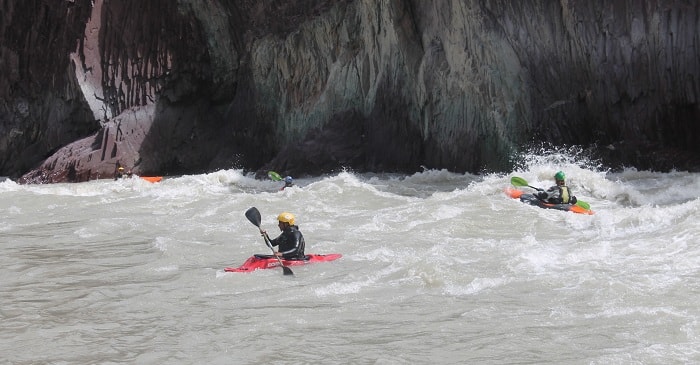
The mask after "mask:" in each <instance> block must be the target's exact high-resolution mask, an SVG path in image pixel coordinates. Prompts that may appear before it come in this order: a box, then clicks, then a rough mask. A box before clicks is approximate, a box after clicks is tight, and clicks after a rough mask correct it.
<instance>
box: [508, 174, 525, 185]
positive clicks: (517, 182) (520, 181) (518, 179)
mask: <svg viewBox="0 0 700 365" xmlns="http://www.w3.org/2000/svg"><path fill="white" fill-rule="evenodd" d="M510 183H511V184H513V186H529V185H528V184H527V180H525V179H523V178H522V177H518V176H513V177H512V178H511V179H510Z"/></svg>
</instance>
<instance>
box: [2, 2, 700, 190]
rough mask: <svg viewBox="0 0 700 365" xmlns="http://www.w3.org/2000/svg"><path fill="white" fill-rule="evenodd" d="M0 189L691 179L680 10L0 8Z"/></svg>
mask: <svg viewBox="0 0 700 365" xmlns="http://www.w3.org/2000/svg"><path fill="white" fill-rule="evenodd" d="M0 5H1V6H2V9H3V15H2V23H0V40H2V45H0V66H1V67H0V81H1V83H0V117H1V118H2V120H1V121H0V151H1V152H2V153H1V154H0V175H10V176H20V175H23V181H25V182H56V181H84V180H87V179H94V178H100V177H109V176H110V174H113V171H114V166H115V163H117V161H119V162H120V163H121V164H123V165H126V166H129V167H134V170H135V172H136V173H141V174H183V173H196V172H203V171H210V170H214V169H219V168H232V167H236V168H245V169H248V170H259V169H266V168H270V169H275V170H277V171H281V172H284V173H286V174H292V175H295V176H298V175H303V174H319V173H323V172H330V171H334V170H338V169H340V168H343V167H347V168H351V169H355V170H358V171H403V172H413V171H416V170H418V169H420V166H421V165H422V166H426V167H429V168H446V169H449V170H452V171H456V172H463V171H471V172H479V171H502V170H507V169H509V168H511V166H510V164H511V162H510V161H512V156H513V155H515V154H517V153H518V151H520V150H521V149H523V148H525V147H527V146H528V145H529V144H531V143H538V142H549V143H552V144H553V145H579V146H583V147H586V148H588V150H589V151H591V153H593V154H594V156H598V157H600V158H602V159H603V160H604V161H605V162H606V163H608V164H609V165H610V166H613V167H615V166H621V165H627V166H636V167H638V168H642V169H659V170H665V169H669V168H680V169H689V170H693V171H695V170H699V169H700V162H699V160H700V159H699V158H698V157H699V156H700V145H698V144H697V143H694V139H696V138H697V137H698V136H699V135H700V133H698V132H699V129H700V124H698V123H697V121H698V119H699V118H698V117H699V116H700V115H699V114H700V112H699V109H698V92H699V91H700V90H699V88H698V86H699V78H698V76H699V72H700V50H699V49H698V44H700V42H698V35H699V34H700V32H698V30H699V29H698V27H699V24H700V22H699V19H700V5H699V4H696V3H695V2H689V1H646V2H638V1H614V2H610V1H596V2H584V1H564V0H561V1H558V2H554V1H550V2H534V3H533V2H520V1H506V0H504V1H477V0H471V1H469V0H464V1H457V0H455V1H428V0H421V1H418V0H414V1H410V0H393V1H392V0H382V1H377V0H348V1H330V0H325V1H324V0H306V1H301V0H296V1H294V0H290V1H283V2H280V1H273V0H262V1H250V0H239V1H224V0H207V1H204V0H177V1H173V0H148V1H144V0H122V1H103V0H95V1H87V0H74V1H70V0H68V1H55V0H43V1H42V0H34V1H19V0H15V1H10V0H0Z"/></svg>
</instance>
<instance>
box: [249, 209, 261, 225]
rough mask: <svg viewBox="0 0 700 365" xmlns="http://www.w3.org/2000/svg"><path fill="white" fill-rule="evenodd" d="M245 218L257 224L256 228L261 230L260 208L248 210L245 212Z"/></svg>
mask: <svg viewBox="0 0 700 365" xmlns="http://www.w3.org/2000/svg"><path fill="white" fill-rule="evenodd" d="M245 217H246V218H248V220H249V221H250V223H253V224H255V226H256V227H258V228H260V222H261V218H260V212H259V211H258V208H256V207H252V208H250V209H248V210H246V211H245Z"/></svg>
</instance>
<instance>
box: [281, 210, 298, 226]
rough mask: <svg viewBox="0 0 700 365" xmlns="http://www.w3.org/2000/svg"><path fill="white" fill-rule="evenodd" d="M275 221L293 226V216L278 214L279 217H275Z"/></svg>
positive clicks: (290, 214)
mask: <svg viewBox="0 0 700 365" xmlns="http://www.w3.org/2000/svg"><path fill="white" fill-rule="evenodd" d="M277 220H278V221H280V222H285V223H289V225H290V226H293V225H294V214H292V213H287V212H282V213H280V215H279V216H277Z"/></svg>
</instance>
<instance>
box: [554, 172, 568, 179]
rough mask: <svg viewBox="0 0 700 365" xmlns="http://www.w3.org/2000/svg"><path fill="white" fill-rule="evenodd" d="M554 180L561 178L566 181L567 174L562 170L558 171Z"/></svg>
mask: <svg viewBox="0 0 700 365" xmlns="http://www.w3.org/2000/svg"><path fill="white" fill-rule="evenodd" d="M554 180H560V181H564V180H566V175H565V174H564V172H562V171H558V172H557V173H556V174H554Z"/></svg>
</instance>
